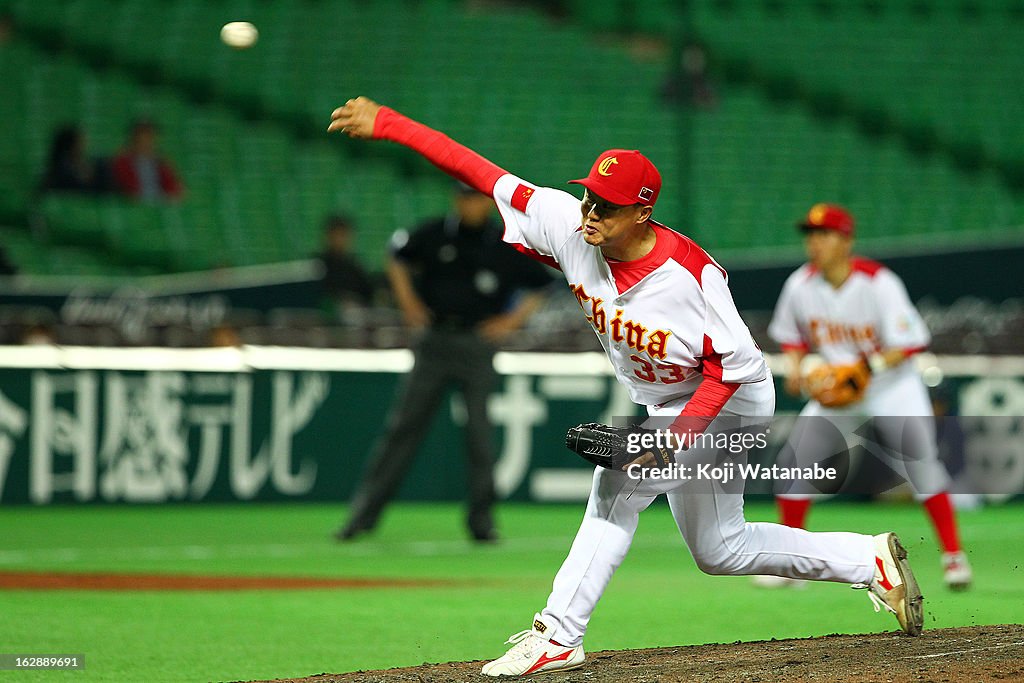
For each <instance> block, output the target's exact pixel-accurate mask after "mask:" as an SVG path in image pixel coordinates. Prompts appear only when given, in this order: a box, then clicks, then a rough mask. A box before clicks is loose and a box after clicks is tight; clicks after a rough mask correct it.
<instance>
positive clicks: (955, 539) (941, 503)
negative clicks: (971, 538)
mask: <svg viewBox="0 0 1024 683" xmlns="http://www.w3.org/2000/svg"><path fill="white" fill-rule="evenodd" d="M924 509H925V510H927V511H928V516H929V517H931V519H932V526H934V527H935V533H936V535H937V536H938V537H939V541H940V542H941V543H942V549H943V550H944V551H945V552H947V553H955V552H959V551H960V535H959V533H958V532H957V528H956V514H955V513H954V512H953V503H952V501H951V500H950V499H949V494H948V493H946V492H945V491H943V492H942V493H937V494H935V495H934V496H932V497H931V498H928V499H927V500H925V501H924Z"/></svg>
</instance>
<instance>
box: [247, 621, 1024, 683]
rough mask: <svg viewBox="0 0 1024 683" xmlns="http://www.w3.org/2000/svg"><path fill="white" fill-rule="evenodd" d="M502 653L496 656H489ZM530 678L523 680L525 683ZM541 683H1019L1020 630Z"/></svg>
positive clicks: (690, 652)
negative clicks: (770, 682) (717, 682)
mask: <svg viewBox="0 0 1024 683" xmlns="http://www.w3.org/2000/svg"><path fill="white" fill-rule="evenodd" d="M499 654H501V653H500V651H499V650H498V649H496V650H495V656H498V655H499ZM482 665H483V662H482V661H477V662H451V663H447V664H421V665H420V666H413V667H408V668H405V669H386V670H382V671H357V672H353V673H343V674H327V673H325V674H319V675H317V676H310V677H308V678H293V679H278V683H400V682H402V683H404V682H405V681H415V682H417V683H459V682H462V681H485V680H494V679H490V678H487V677H486V676H483V675H481V674H480V667H481V666H482ZM532 678H533V677H531V678H530V679H528V680H531V679H532ZM540 680H542V681H544V683H554V682H556V681H557V682H559V683H584V682H586V683H612V682H615V683H619V682H626V681H629V682H636V683H683V681H686V682H688V683H689V682H705V681H708V682H710V681H724V682H725V683H740V682H743V683H768V682H769V681H781V682H784V683H790V682H795V681H815V682H816V683H817V682H826V681H828V682H832V681H835V682H837V683H838V682H839V681H843V682H861V681H864V682H867V681H877V682H879V683H882V682H885V683H889V682H892V683H902V682H904V681H908V682H909V681H914V682H916V683H922V682H929V681H930V682H934V683H945V682H947V681H948V682H951V683H958V682H960V681H964V682H968V681H969V682H971V683H973V682H974V681H985V682H989V681H999V682H1001V683H1003V682H1006V681H1024V626H1022V625H1020V624H1013V625H1003V626H970V627H963V628H946V629H936V630H934V631H925V632H924V633H923V634H922V635H921V636H919V637H917V638H910V637H908V636H904V635H902V634H898V633H873V634H868V635H830V636H823V637H820V638H804V639H799V640H771V641H759V642H753V643H740V642H736V643H728V644H716V645H693V646H687V647H668V648H657V649H650V650H627V651H607V650H606V651H602V652H592V653H587V661H586V662H585V663H584V665H583V667H581V668H579V669H574V670H572V671H566V672H563V673H558V672H555V673H550V674H545V675H542V676H540ZM263 683H266V682H263Z"/></svg>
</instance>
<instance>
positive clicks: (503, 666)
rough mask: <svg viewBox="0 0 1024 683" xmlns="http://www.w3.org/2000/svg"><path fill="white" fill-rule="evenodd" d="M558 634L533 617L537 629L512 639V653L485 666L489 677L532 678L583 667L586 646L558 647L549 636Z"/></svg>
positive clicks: (508, 642) (546, 624) (509, 652)
mask: <svg viewBox="0 0 1024 683" xmlns="http://www.w3.org/2000/svg"><path fill="white" fill-rule="evenodd" d="M553 631H554V628H553V627H552V624H549V623H547V622H546V621H544V618H543V617H541V615H539V614H537V615H534V617H533V628H532V629H530V630H528V631H520V632H519V633H516V634H515V635H512V636H510V637H509V639H508V640H506V641H505V643H506V644H510V645H512V647H511V648H510V649H509V651H508V652H506V653H505V654H504V655H502V656H501V657H499V658H498V659H495V660H494V661H493V662H487V663H486V664H484V668H483V671H482V673H483V674H484V675H485V676H529V675H530V674H538V673H547V672H548V671H565V670H566V669H575V668H576V667H579V666H583V660H584V659H585V655H584V654H583V645H577V646H576V647H566V646H564V645H559V644H558V643H554V642H552V641H551V639H550V638H548V637H547V635H545V634H550V633H551V632H553Z"/></svg>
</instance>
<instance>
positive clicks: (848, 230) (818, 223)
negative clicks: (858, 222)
mask: <svg viewBox="0 0 1024 683" xmlns="http://www.w3.org/2000/svg"><path fill="white" fill-rule="evenodd" d="M796 225H797V227H798V228H800V229H801V230H835V231H836V232H838V233H840V234H841V235H846V236H847V237H853V216H852V215H851V214H850V212H849V211H847V210H846V209H844V208H843V207H841V206H839V205H838V204H815V205H814V206H812V207H811V210H810V211H808V212H807V217H806V218H804V219H803V220H802V221H800V222H799V223H797V224H796Z"/></svg>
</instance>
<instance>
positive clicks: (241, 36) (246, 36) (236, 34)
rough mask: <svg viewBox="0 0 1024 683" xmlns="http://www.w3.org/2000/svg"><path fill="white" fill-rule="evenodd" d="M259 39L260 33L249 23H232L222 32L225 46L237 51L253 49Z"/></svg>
mask: <svg viewBox="0 0 1024 683" xmlns="http://www.w3.org/2000/svg"><path fill="white" fill-rule="evenodd" d="M259 37H260V32H259V31H257V30H256V27H255V26H253V25H252V24H250V23H249V22H248V21H232V22H230V23H228V24H224V27H223V28H221V30H220V39H221V40H222V41H224V44H225V45H228V46H230V47H233V48H235V49H236V50H244V49H245V48H247V47H252V46H253V44H254V43H255V42H256V39H257V38H259Z"/></svg>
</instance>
